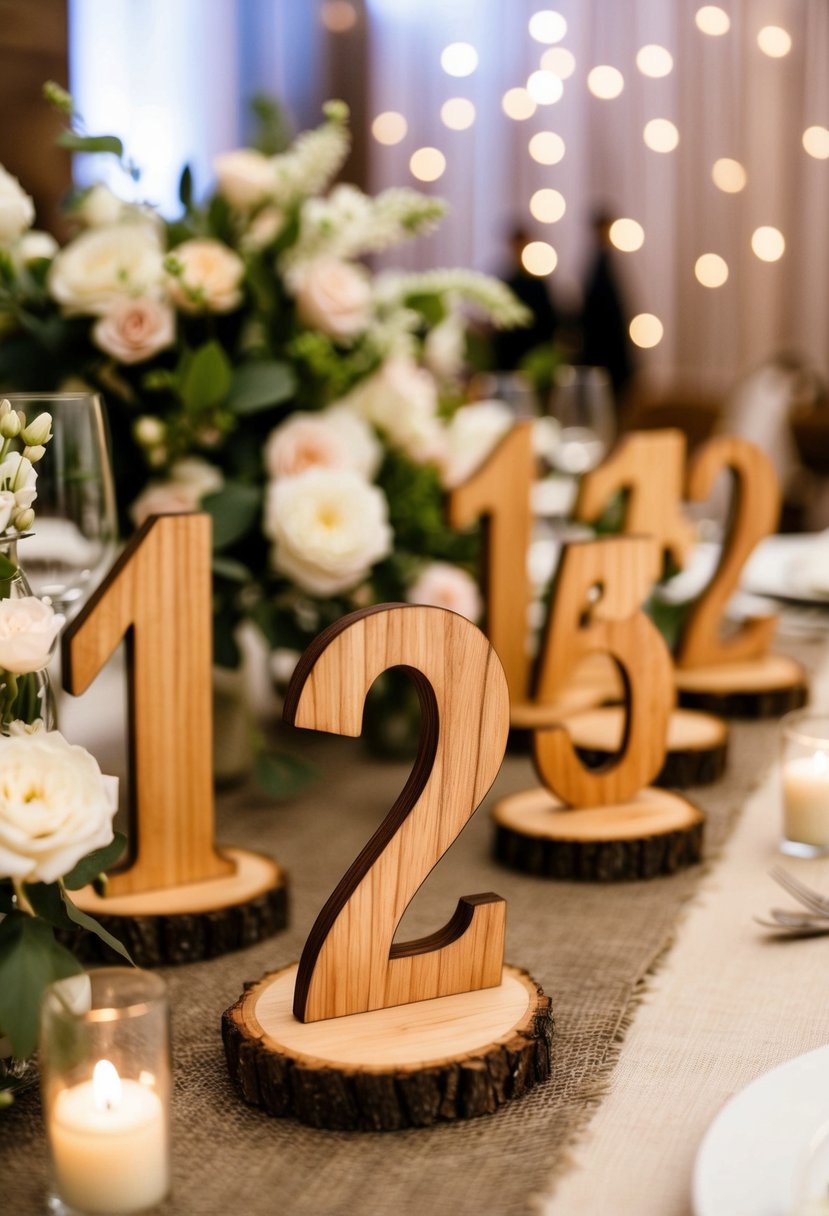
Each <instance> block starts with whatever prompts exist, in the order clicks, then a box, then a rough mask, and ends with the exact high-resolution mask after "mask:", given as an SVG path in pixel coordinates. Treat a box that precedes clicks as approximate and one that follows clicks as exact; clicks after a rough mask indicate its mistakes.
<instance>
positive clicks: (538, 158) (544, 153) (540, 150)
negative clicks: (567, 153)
mask: <svg viewBox="0 0 829 1216" xmlns="http://www.w3.org/2000/svg"><path fill="white" fill-rule="evenodd" d="M529 149H530V156H531V157H532V158H533V160H534V161H535V162H536V164H539V165H557V164H558V162H559V161H560V160H562V159H563V157H564V140H563V139H562V138H561V136H560V135H556V133H555V131H538V132H537V133H536V134H535V135H534V136H533V137H532V139H531V140H530V143H529Z"/></svg>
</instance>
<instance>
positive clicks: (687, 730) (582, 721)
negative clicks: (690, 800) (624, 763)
mask: <svg viewBox="0 0 829 1216" xmlns="http://www.w3.org/2000/svg"><path fill="white" fill-rule="evenodd" d="M565 720H566V722H567V729H568V731H569V733H570V737H571V738H572V740H573V745H574V746H575V748H576V749H577V751H578V753H579V755H580V756H581V758H582V760H584V761H585V763H586V764H589V765H590V766H591V767H594V768H595V767H598V766H600V765H602V764H607V763H608V762H609V761H611V760H612V759H613V757H614V756H615V755H617V754H618V752H619V749H620V747H621V744H622V736H623V732H624V725H625V710H624V708H623V707H622V706H616V705H608V706H604V707H601V708H599V709H590V710H586V711H582V712H581V713H577V714H568V716H567V718H566V719H565ZM727 756H728V727H727V726H726V724H725V723H724V722H723V721H722V719H721V718H715V717H714V715H713V714H704V713H699V712H697V711H695V710H692V709H676V710H674V712H673V713H672V714H671V717H670V720H669V722H668V739H667V751H666V753H665V763H664V764H663V765H662V768H661V769H660V771H659V773H658V774H657V776H656V777H655V779H654V782H653V784H654V785H658V786H666V787H668V788H673V789H686V788H688V787H689V786H692V785H709V784H711V783H712V782H714V781H718V780H719V779H720V777H721V776H722V775H723V773H724V772H725V764H726V758H727Z"/></svg>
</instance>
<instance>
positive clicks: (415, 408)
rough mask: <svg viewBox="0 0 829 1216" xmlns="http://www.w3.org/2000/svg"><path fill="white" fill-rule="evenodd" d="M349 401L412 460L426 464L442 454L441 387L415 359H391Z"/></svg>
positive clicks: (348, 398)
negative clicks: (439, 389) (439, 392)
mask: <svg viewBox="0 0 829 1216" xmlns="http://www.w3.org/2000/svg"><path fill="white" fill-rule="evenodd" d="M346 403H347V404H348V405H349V406H350V407H351V408H352V409H354V410H356V412H357V413H358V414H360V415H361V416H362V417H363V418H365V419H366V420H367V421H368V422H371V423H373V424H374V426H376V427H377V429H378V430H380V431H382V432H383V433H384V434H385V435H386V436H387V437H388V439H389V441H390V442H391V443H392V444H394V446H395V447H398V448H400V449H401V450H402V451H403V452H405V453H406V455H407V456H409V457H411V459H412V460H415V461H419V462H423V463H425V462H426V461H429V460H437V459H439V458H440V457H441V456H442V454H443V447H444V437H443V429H442V427H441V424H440V420H439V419H438V416H437V408H438V393H437V386H436V385H435V381H434V379H433V378H432V376H431V375H430V374H429V372H427V371H426V370H425V368H422V367H418V366H417V365H416V364H415V363H414V362H413V361H412V360H411V359H408V358H405V357H403V356H395V357H394V358H392V359H387V360H386V362H385V363H384V364H383V366H382V367H381V368H380V370H379V371H377V372H375V373H374V375H373V376H370V377H369V378H368V379H367V380H364V381H363V382H362V384H360V385H358V387H357V388H356V389H355V390H354V391H353V392H352V393H350V394H349V396H348V397H347V398H346Z"/></svg>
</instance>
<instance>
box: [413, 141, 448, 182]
mask: <svg viewBox="0 0 829 1216" xmlns="http://www.w3.org/2000/svg"><path fill="white" fill-rule="evenodd" d="M409 168H410V169H411V171H412V176H413V177H416V178H417V179H418V181H421V182H436V181H437V180H438V178H439V177H442V176H443V171H444V169H445V168H446V157H445V156H444V155H443V153H442V152H441V151H440V150H439V149H438V148H418V150H417V151H416V152H413V153H412V155H411V158H410V159H409Z"/></svg>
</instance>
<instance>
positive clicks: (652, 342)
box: [629, 312, 665, 350]
mask: <svg viewBox="0 0 829 1216" xmlns="http://www.w3.org/2000/svg"><path fill="white" fill-rule="evenodd" d="M629 332H630V340H631V342H633V344H634V345H635V346H641V347H642V349H643V350H648V349H649V348H650V347H651V346H658V345H659V343H660V342H661V341H662V335H663V333H664V332H665V331H664V329H663V328H662V322H661V321H660V320H659V317H655V316H654V315H653V313H652V312H640V313H639V314H638V316H635V317H634V318H633V320H632V321H631V323H630V330H629Z"/></svg>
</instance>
